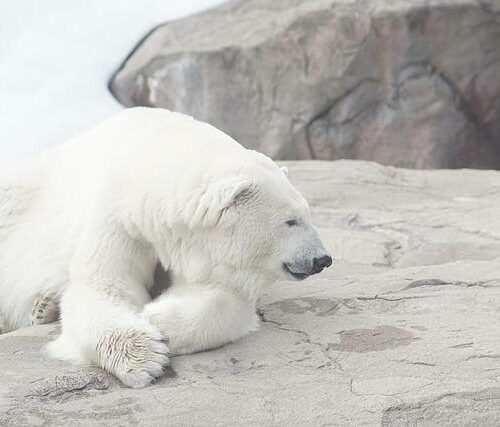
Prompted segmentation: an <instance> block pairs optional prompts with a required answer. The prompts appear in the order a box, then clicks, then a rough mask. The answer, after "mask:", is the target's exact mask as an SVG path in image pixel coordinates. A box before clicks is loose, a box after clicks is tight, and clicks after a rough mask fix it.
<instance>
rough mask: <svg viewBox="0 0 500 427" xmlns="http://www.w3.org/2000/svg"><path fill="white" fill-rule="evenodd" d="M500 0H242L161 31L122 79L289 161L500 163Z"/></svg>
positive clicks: (141, 97) (148, 100)
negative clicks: (362, 160) (270, 0)
mask: <svg viewBox="0 0 500 427" xmlns="http://www.w3.org/2000/svg"><path fill="white" fill-rule="evenodd" d="M498 46H500V9H499V6H498V1H496V0H480V1H479V0H432V1H429V0H412V1H408V0H391V1H388V0H375V1H374V0H314V1H300V0H278V1H273V2H269V1H267V0H238V1H232V2H229V3H228V4H225V5H223V6H222V7H219V8H217V9H213V10H209V11H207V12H205V13H202V14H199V15H196V16H193V17H189V18H185V19H183V20H180V21H175V22H170V23H167V24H165V25H162V26H160V27H159V28H157V29H155V30H154V31H152V32H151V34H149V35H148V36H147V37H146V38H145V39H144V40H143V41H142V42H141V43H140V44H139V45H138V46H137V47H136V49H135V50H134V51H133V52H132V53H131V55H130V56H129V57H128V58H127V60H126V61H125V62H124V64H123V65H122V67H121V68H120V69H119V70H118V71H117V72H116V74H115V75H114V76H113V78H112V80H111V82H110V89H111V91H112V92H113V94H114V95H115V96H116V97H117V98H118V100H120V101H121V102H122V103H123V104H124V105H127V106H132V105H149V106H161V107H167V108H170V109H174V110H177V111H181V112H185V113H188V114H191V115H193V116H195V117H197V118H199V119H201V120H205V121H208V122H210V123H212V124H214V125H215V126H217V127H219V128H221V129H222V130H224V131H226V132H227V133H229V134H230V135H232V136H233V137H235V138H236V139H238V141H240V142H241V143H243V144H244V145H246V146H248V147H251V148H256V149H258V150H260V151H263V152H265V153H266V154H268V155H270V156H272V157H274V158H276V159H292V160H293V159H310V158H313V159H323V160H330V159H340V158H353V159H365V160H375V161H378V162H380V163H383V164H392V165H397V166H404V167H415V168H442V167H444V168H459V167H480V168H500V79H499V78H498V76H499V75H500V49H498Z"/></svg>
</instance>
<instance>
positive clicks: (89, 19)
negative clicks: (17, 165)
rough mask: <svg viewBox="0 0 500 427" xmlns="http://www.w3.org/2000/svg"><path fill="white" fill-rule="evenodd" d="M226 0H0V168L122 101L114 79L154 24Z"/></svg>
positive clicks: (95, 119) (64, 136)
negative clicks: (116, 94) (115, 92)
mask: <svg viewBox="0 0 500 427" xmlns="http://www.w3.org/2000/svg"><path fill="white" fill-rule="evenodd" d="M222 2H223V0H182V1H178V0H15V1H5V0H3V1H2V0H0V169H2V168H4V167H5V166H7V165H8V164H10V163H12V162H13V161H15V160H17V159H21V158H23V157H26V156H28V155H29V154H32V153H35V152H37V151H40V150H41V149H43V148H46V147H48V146H51V145H55V144H59V143H61V142H64V141H65V140H66V139H68V138H69V137H71V136H73V135H75V134H77V133H78V132H80V131H82V130H85V129H87V128H88V127H90V126H91V125H93V124H95V123H96V122H98V121H99V120H101V119H102V118H104V117H106V116H109V115H110V114H112V113H113V112H115V111H118V110H119V109H121V108H122V107H121V106H120V105H119V104H118V103H117V102H116V101H115V100H114V98H113V97H112V96H111V94H110V93H109V92H108V90H107V82H108V79H109V77H110V76H111V74H112V73H113V71H114V70H115V69H116V68H117V67H118V66H119V64H120V63H121V62H122V60H123V59H124V58H125V56H126V55H127V54H128V53H129V52H130V50H131V49H132V48H133V47H134V45H135V43H136V42H137V41H138V40H140V39H141V38H142V36H143V35H144V34H145V33H146V32H148V31H149V30H150V29H151V28H152V27H154V26H155V25H157V24H160V23H162V22H165V21H168V20H172V19H177V18H180V17H183V16H186V15H189V14H192V13H195V12H198V11H200V10H203V9H206V8H209V7H212V6H215V5H217V4H220V3H222Z"/></svg>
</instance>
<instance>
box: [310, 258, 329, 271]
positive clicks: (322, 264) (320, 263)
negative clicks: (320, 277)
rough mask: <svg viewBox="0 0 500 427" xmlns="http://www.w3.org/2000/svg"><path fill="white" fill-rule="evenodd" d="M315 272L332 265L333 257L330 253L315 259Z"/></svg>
mask: <svg viewBox="0 0 500 427" xmlns="http://www.w3.org/2000/svg"><path fill="white" fill-rule="evenodd" d="M313 265H314V272H315V273H319V272H320V271H322V270H323V269H324V268H326V267H330V266H331V265H332V257H331V256H330V255H325V256H322V257H320V258H314V259H313Z"/></svg>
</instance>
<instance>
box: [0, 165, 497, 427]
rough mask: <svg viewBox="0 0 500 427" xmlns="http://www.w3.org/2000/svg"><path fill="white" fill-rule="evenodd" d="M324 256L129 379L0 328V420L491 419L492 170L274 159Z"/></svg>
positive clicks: (45, 331) (35, 330) (26, 332)
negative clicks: (243, 333)
mask: <svg viewBox="0 0 500 427" xmlns="http://www.w3.org/2000/svg"><path fill="white" fill-rule="evenodd" d="M287 165H288V167H289V171H290V176H291V179H292V181H293V182H294V183H295V184H296V186H297V187H298V188H299V189H300V190H301V191H302V192H303V193H304V195H305V196H306V197H307V198H308V200H310V203H311V205H312V209H313V219H314V222H315V223H316V224H317V225H318V227H319V229H320V231H321V234H322V236H323V237H324V239H325V241H326V242H327V245H328V247H329V248H330V249H331V250H332V253H333V255H334V257H335V258H336V260H335V261H334V268H332V269H329V270H327V271H326V272H325V273H323V274H321V275H318V276H314V277H313V278H311V279H308V280H306V281H303V282H280V283H277V284H276V286H274V287H273V288H272V289H269V291H268V293H267V294H266V295H265V296H264V297H263V298H262V301H261V303H260V312H261V315H262V319H263V320H262V324H261V329H260V330H259V331H257V332H255V333H253V334H251V335H250V336H247V337H245V338H243V339H241V340H239V341H237V342H236V343H233V344H231V345H227V346H225V347H222V348H220V349H217V350H213V351H209V352H204V353H198V354H193V355H187V356H182V357H175V358H173V362H172V364H173V369H174V371H175V372H174V373H172V374H171V375H169V376H168V377H166V378H163V379H161V380H160V381H158V382H157V383H156V384H154V385H153V386H151V387H149V388H146V389H142V390H134V389H129V388H125V387H123V386H121V385H120V384H119V383H118V382H117V381H116V380H115V379H114V378H112V377H109V376H108V375H107V374H105V373H103V372H102V371H100V370H98V369H95V368H89V367H76V366H72V365H70V364H67V363H63V362H59V361H56V360H52V359H50V358H48V357H47V356H46V354H45V353H44V351H43V346H44V344H45V343H46V342H47V341H48V340H50V339H53V337H54V336H55V334H56V333H57V332H58V326H57V325H46V326H36V327H32V328H27V329H22V330H19V331H15V332H11V333H7V334H4V335H1V336H0V425H2V426H14V425H39V424H47V425H138V424H140V425H145V426H149V425H150V426H153V425H154V426H156V425H159V424H160V425H162V424H169V425H255V426H257V425H258V426H271V425H346V426H350V425H366V424H368V425H377V424H380V423H381V424H382V425H417V424H422V423H424V424H426V425H453V426H456V425H498V424H499V423H500V410H499V408H500V311H499V307H500V255H499V254H500V172H488V171H470V170H460V171H409V170H402V169H396V168H391V167H383V166H380V165H377V164H375V163H368V162H354V161H339V162H331V163H329V162H297V163H293V162H292V163H289V164H287Z"/></svg>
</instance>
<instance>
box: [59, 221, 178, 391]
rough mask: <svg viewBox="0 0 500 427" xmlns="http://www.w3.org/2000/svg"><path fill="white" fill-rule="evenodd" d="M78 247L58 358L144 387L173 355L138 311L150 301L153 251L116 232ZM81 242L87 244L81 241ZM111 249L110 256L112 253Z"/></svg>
mask: <svg viewBox="0 0 500 427" xmlns="http://www.w3.org/2000/svg"><path fill="white" fill-rule="evenodd" d="M112 231H113V230H109V225H107V226H106V227H105V228H104V230H103V232H101V233H92V234H90V233H89V234H90V235H94V236H95V235H97V236H99V238H98V239H94V240H93V242H92V243H93V244H92V245H86V246H85V245H84V246H83V248H79V249H78V251H79V253H77V255H75V260H74V261H73V265H72V267H71V272H72V277H71V280H70V285H69V287H68V289H67V290H66V292H65V293H64V295H63V297H62V300H61V320H62V334H61V336H60V337H59V338H58V339H57V340H56V341H55V342H53V343H51V344H50V345H49V351H50V353H51V354H52V355H54V356H55V357H58V358H61V359H66V360H70V361H74V362H77V363H88V364H95V365H97V366H99V367H101V368H103V369H105V370H107V371H108V372H110V373H112V374H114V375H116V376H117V377H118V378H119V379H120V380H121V381H122V382H123V383H124V384H125V385H128V386H130V387H144V386H147V385H148V384H150V383H151V382H152V381H153V380H154V379H155V378H157V377H159V376H161V375H163V374H164V372H165V369H166V368H167V367H168V364H169V358H168V355H169V351H168V348H167V346H166V345H165V343H164V342H162V335H161V334H160V332H159V331H158V329H157V328H156V327H154V326H153V325H151V324H149V323H148V322H147V321H146V320H144V319H142V318H141V317H140V316H139V314H138V313H140V311H141V310H142V308H143V307H144V305H145V304H146V303H147V302H148V301H149V300H150V297H149V294H148V292H147V289H146V286H145V283H147V282H148V281H149V282H151V281H152V280H153V272H154V268H155V266H156V262H157V258H156V255H155V253H154V252H153V250H152V248H149V247H147V246H146V245H144V244H143V243H141V242H136V241H132V240H131V239H129V238H127V236H123V235H121V234H120V233H119V232H118V231H114V234H112V235H111V236H109V235H106V233H107V232H112ZM82 244H83V243H82ZM111 251H112V252H111Z"/></svg>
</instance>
